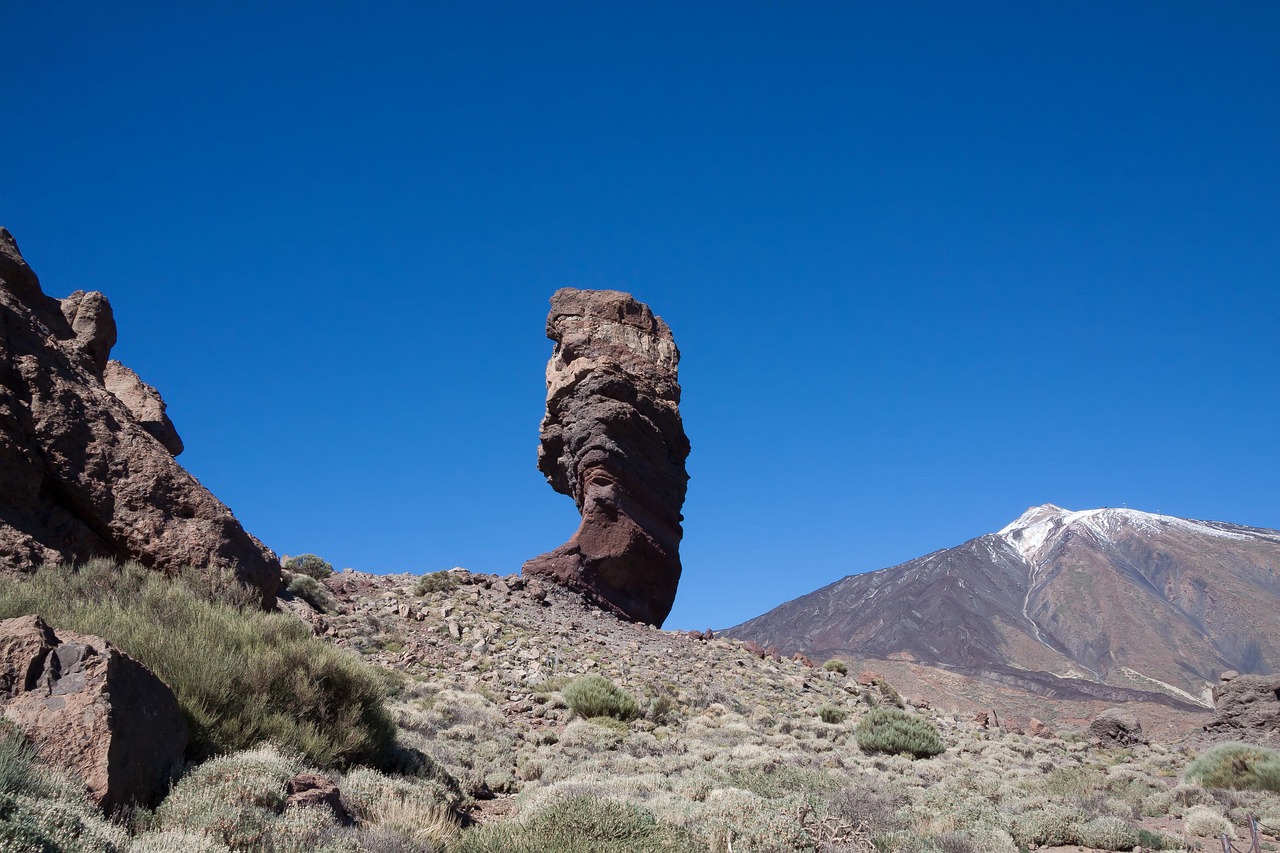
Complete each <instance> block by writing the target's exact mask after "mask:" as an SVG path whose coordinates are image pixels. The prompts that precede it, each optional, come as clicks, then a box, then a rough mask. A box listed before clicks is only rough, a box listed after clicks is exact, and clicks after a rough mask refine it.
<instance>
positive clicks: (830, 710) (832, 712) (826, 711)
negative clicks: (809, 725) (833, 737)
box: [818, 705, 849, 725]
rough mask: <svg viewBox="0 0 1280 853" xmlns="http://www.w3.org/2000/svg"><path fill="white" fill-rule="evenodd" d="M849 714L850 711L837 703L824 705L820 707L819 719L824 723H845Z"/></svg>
mask: <svg viewBox="0 0 1280 853" xmlns="http://www.w3.org/2000/svg"><path fill="white" fill-rule="evenodd" d="M848 716H849V713H848V712H847V711H845V709H844V708H840V707H837V706H835V705H822V706H820V707H819V708H818V719H819V720H822V722H824V723H831V724H832V725H835V724H837V723H843V722H844V721H845V720H846V719H847V718H848Z"/></svg>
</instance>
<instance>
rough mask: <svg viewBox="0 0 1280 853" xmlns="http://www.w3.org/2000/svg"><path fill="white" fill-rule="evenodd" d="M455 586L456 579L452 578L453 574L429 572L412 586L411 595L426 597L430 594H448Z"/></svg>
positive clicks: (448, 572)
mask: <svg viewBox="0 0 1280 853" xmlns="http://www.w3.org/2000/svg"><path fill="white" fill-rule="evenodd" d="M457 585H458V579H457V578H456V577H454V574H453V572H450V571H440V572H429V573H428V574H425V575H423V576H422V577H420V578H418V582H417V583H416V584H414V585H413V594H414V595H427V594H428V593H432V592H448V591H449V590H451V589H453V588H455V587H456V586H457Z"/></svg>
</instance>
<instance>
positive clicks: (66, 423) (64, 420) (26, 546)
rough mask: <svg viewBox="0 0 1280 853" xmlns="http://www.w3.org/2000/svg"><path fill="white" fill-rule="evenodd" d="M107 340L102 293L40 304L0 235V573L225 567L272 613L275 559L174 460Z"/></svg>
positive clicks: (173, 446) (158, 418) (111, 323)
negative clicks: (96, 561)
mask: <svg viewBox="0 0 1280 853" xmlns="http://www.w3.org/2000/svg"><path fill="white" fill-rule="evenodd" d="M115 342H116V324H115V319H114V317H113V316H112V313H111V305H110V304H109V303H108V302H107V299H106V297H105V296H103V295H102V294H101V293H93V292H89V293H86V292H84V291H77V292H75V293H73V294H72V295H71V296H69V297H67V298H66V299H63V300H61V301H59V300H57V299H53V298H51V297H48V296H46V295H45V294H44V293H43V292H42V291H41V289H40V283H39V281H38V280H37V278H36V275H35V273H34V272H32V270H31V268H30V267H29V266H27V264H26V262H25V261H24V260H23V259H22V256H21V254H19V252H18V247H17V245H16V243H15V242H14V240H13V237H12V235H10V234H9V232H8V231H6V230H4V229H3V228H0V567H5V568H9V569H19V570H27V569H32V568H35V567H37V566H39V565H41V564H45V563H60V562H71V563H82V562H86V561H88V560H90V559H93V558H95V557H106V558H109V559H113V560H117V561H125V560H136V561H138V562H140V563H142V564H143V565H146V566H150V567H153V568H157V569H162V570H163V569H177V568H180V567H183V566H195V567H197V568H206V567H208V568H231V569H234V570H235V572H236V575H237V576H238V577H239V578H240V579H241V580H242V581H245V582H246V583H248V584H250V585H251V586H254V587H256V588H257V589H259V590H261V592H262V596H263V601H264V603H267V604H270V603H273V602H274V600H275V594H276V589H277V587H278V586H279V584H280V568H279V564H278V563H277V562H276V560H275V556H274V555H273V554H272V553H271V552H270V551H269V550H267V548H265V547H264V546H263V545H262V543H261V542H259V541H258V540H257V539H254V538H253V537H252V536H250V535H249V534H248V533H246V532H245V531H244V528H242V527H241V526H240V523H239V522H238V521H236V519H235V517H234V516H233V515H232V514H231V511H230V510H229V509H227V507H226V506H224V505H223V504H222V503H221V502H220V501H218V499H217V498H215V497H214V496H213V495H211V494H210V493H209V492H208V490H206V489H205V488H204V487H203V486H201V485H200V483H199V482H198V481H197V480H196V479H195V478H194V477H192V476H191V475H190V474H188V473H187V472H186V471H185V470H183V468H182V466H180V465H179V464H178V463H177V462H176V461H175V460H174V456H175V455H176V454H178V453H180V452H181V451H182V440H181V439H180V438H178V433H177V431H176V430H174V428H173V424H172V423H171V422H170V421H169V418H168V416H167V415H166V414H165V411H164V401H163V400H161V399H160V395H159V393H157V392H156V390H155V389H154V388H152V387H151V386H149V385H147V384H146V383H145V382H143V381H142V380H141V379H139V378H138V376H137V374H135V373H134V372H133V371H132V370H129V368H127V367H125V366H124V365H122V364H120V363H119V362H117V361H111V360H110V354H111V347H112V346H113V345H114V344H115Z"/></svg>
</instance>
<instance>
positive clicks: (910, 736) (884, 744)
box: [856, 708, 946, 758]
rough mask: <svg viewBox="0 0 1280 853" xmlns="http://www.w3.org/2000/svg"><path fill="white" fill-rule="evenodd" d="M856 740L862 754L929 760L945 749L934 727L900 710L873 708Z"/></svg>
mask: <svg viewBox="0 0 1280 853" xmlns="http://www.w3.org/2000/svg"><path fill="white" fill-rule="evenodd" d="M856 737H857V739H858V746H859V747H861V748H862V751H863V752H886V753H891V754H906V755H911V756H914V757H915V758H928V757H929V756H932V755H938V754H939V753H941V752H943V751H944V750H945V749H946V747H945V746H943V744H942V737H941V736H940V735H939V734H938V729H937V728H936V727H935V726H934V725H933V723H931V722H929V721H928V720H925V719H921V718H920V717H913V716H912V715H910V714H908V713H907V712H906V711H900V710H898V709H897V708H872V709H871V710H870V711H868V712H867V715H866V716H865V717H863V718H862V722H860V723H858V730H857V733H856Z"/></svg>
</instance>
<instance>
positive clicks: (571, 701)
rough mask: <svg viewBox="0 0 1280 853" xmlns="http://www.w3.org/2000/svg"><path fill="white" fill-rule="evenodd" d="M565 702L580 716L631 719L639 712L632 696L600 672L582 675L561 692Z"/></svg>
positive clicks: (624, 720)
mask: <svg viewBox="0 0 1280 853" xmlns="http://www.w3.org/2000/svg"><path fill="white" fill-rule="evenodd" d="M562 693H563V694H564V701H565V703H566V704H567V705H568V706H569V707H570V708H572V709H573V711H574V713H576V714H577V715H578V716H580V717H586V718H588V719H590V718H592V717H613V718H614V719H615V720H622V721H623V722H627V721H628V720H634V719H635V718H636V717H637V716H639V714H640V708H639V705H638V704H637V703H636V700H635V697H633V696H632V695H631V694H630V693H628V692H626V691H625V690H623V689H621V688H620V687H618V686H617V685H616V684H614V683H613V682H612V681H610V680H609V679H607V678H605V677H604V676H601V675H584V676H582V677H581V678H577V679H574V680H573V681H571V682H569V684H567V685H566V686H565V688H564V690H563V691H562Z"/></svg>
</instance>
